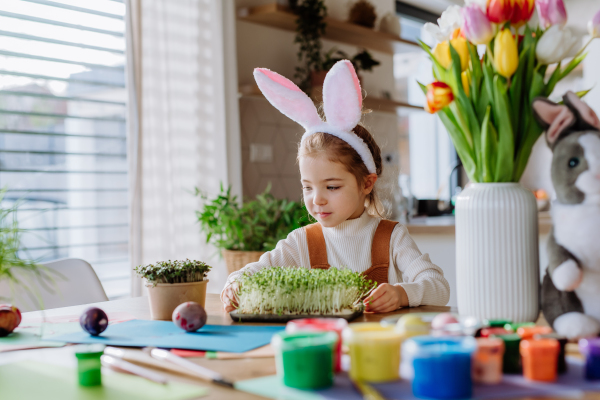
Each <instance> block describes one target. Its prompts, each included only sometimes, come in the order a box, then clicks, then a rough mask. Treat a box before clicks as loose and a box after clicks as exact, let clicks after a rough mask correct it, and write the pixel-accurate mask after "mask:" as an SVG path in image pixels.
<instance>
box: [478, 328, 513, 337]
mask: <svg viewBox="0 0 600 400" xmlns="http://www.w3.org/2000/svg"><path fill="white" fill-rule="evenodd" d="M510 333H511V332H510V331H508V330H506V329H504V328H498V327H496V328H483V329H482V330H481V337H484V338H486V337H490V336H492V335H496V336H499V335H508V334H510Z"/></svg>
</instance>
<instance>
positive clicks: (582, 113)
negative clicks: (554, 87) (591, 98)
mask: <svg viewBox="0 0 600 400" xmlns="http://www.w3.org/2000/svg"><path fill="white" fill-rule="evenodd" d="M563 100H564V102H565V104H567V105H568V106H570V107H571V108H572V109H574V110H575V111H576V112H577V113H578V114H579V117H581V119H582V120H583V121H585V122H586V123H587V124H588V125H590V126H592V127H594V128H596V129H598V130H600V120H599V119H598V116H597V115H596V113H595V112H594V110H592V109H591V108H590V106H588V105H587V104H586V103H584V102H583V101H582V100H581V99H580V98H579V96H577V95H576V94H575V93H573V92H571V91H568V92H567V93H566V94H565V95H564V96H563Z"/></svg>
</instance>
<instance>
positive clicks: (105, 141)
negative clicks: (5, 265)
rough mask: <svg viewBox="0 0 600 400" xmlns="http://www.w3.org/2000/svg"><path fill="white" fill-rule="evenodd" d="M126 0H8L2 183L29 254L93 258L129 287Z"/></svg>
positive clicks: (0, 90)
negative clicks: (17, 203)
mask: <svg viewBox="0 0 600 400" xmlns="http://www.w3.org/2000/svg"><path fill="white" fill-rule="evenodd" d="M124 15H125V4H124V3H123V1H119V0H54V1H45V0H2V1H0V187H2V188H5V189H7V192H6V195H5V201H6V203H7V204H10V203H11V202H15V201H20V202H21V204H20V207H19V213H18V220H19V223H20V227H21V228H25V229H27V232H26V233H25V234H24V235H23V241H22V244H23V250H22V252H21V257H27V258H32V259H36V260H39V261H41V262H43V261H49V260H54V259H59V258H65V257H76V258H82V259H84V260H86V261H88V262H89V263H90V264H92V266H93V267H94V269H95V270H96V273H97V274H98V276H99V278H100V280H101V281H102V284H103V285H104V288H105V291H106V292H107V295H108V296H109V297H110V298H118V297H123V296H126V295H128V294H129V291H130V267H129V255H128V233H129V228H128V203H127V201H128V193H127V192H128V189H127V184H128V180H127V158H126V131H125V128H126V124H125V122H126V121H125V117H126V115H127V114H126V99H127V92H126V88H125V20H124Z"/></svg>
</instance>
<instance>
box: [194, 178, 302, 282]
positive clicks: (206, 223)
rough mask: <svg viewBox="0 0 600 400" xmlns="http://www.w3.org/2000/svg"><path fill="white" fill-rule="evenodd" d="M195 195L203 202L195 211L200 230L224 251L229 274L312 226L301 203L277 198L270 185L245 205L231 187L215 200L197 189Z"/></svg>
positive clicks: (210, 241) (208, 241) (207, 239)
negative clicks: (295, 230) (295, 232)
mask: <svg viewBox="0 0 600 400" xmlns="http://www.w3.org/2000/svg"><path fill="white" fill-rule="evenodd" d="M196 193H197V194H198V195H199V196H201V198H202V199H203V200H204V204H203V205H202V208H201V210H199V211H197V212H196V216H197V218H198V222H199V223H200V229H201V230H202V232H203V233H204V234H205V235H206V242H207V243H210V244H212V245H213V246H215V247H216V248H217V249H219V250H220V251H221V254H222V256H223V258H224V259H225V263H226V264H227V269H228V271H229V272H230V273H231V272H233V271H237V270H239V269H241V268H242V267H244V266H245V265H246V264H249V263H251V262H255V261H258V259H259V258H260V256H261V255H262V254H263V253H264V252H266V251H270V250H273V249H274V248H275V246H276V245H277V242H278V241H279V240H281V239H284V238H286V237H287V235H288V234H289V233H290V232H291V231H293V230H294V229H297V228H300V227H302V226H305V225H308V224H309V223H310V221H309V218H308V211H306V208H305V207H304V206H303V205H302V204H301V203H299V202H295V201H289V200H285V199H276V198H275V197H274V196H273V195H272V194H271V193H270V185H269V186H268V187H267V189H266V190H265V191H264V192H263V193H261V194H259V195H258V196H256V198H255V199H252V200H250V199H246V201H244V202H243V204H240V202H239V201H238V198H237V196H233V195H232V194H231V188H230V187H229V188H228V189H227V190H225V189H224V188H223V186H222V185H221V192H220V193H219V194H218V195H217V196H216V197H212V198H209V197H208V196H206V195H204V194H202V193H201V192H200V191H199V190H198V189H196Z"/></svg>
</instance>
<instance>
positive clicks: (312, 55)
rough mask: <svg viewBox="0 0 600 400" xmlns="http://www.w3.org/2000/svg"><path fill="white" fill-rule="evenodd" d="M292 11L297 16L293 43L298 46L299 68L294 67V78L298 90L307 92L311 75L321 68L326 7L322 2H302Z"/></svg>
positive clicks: (305, 0)
mask: <svg viewBox="0 0 600 400" xmlns="http://www.w3.org/2000/svg"><path fill="white" fill-rule="evenodd" d="M294 11H295V13H296V15H298V19H296V38H295V39H294V43H298V44H299V45H300V49H299V50H298V61H299V62H300V66H298V67H296V73H295V75H294V77H295V78H296V79H298V81H299V82H300V84H299V86H300V88H301V89H302V90H304V91H307V90H308V89H309V88H310V77H311V73H312V72H313V71H319V70H320V68H321V48H322V44H321V36H322V35H324V34H325V28H326V26H327V24H326V23H325V17H326V16H327V7H325V2H324V1H323V0H304V1H303V2H302V3H300V4H298V5H297V6H296V7H295V8H294Z"/></svg>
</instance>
